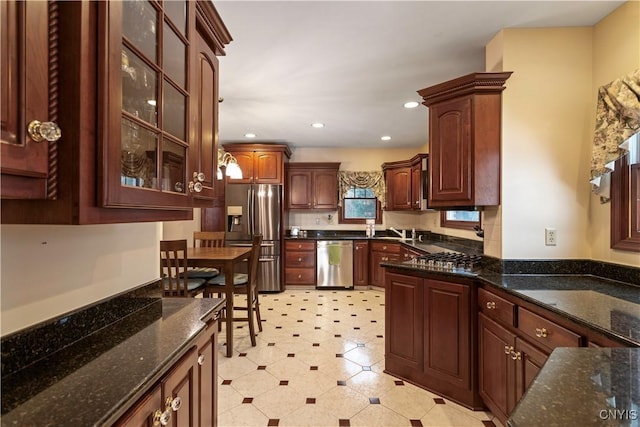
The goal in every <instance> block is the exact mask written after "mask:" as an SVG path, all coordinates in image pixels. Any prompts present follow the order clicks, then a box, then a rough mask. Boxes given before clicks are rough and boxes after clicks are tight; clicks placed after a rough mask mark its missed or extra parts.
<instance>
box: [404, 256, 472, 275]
mask: <svg viewBox="0 0 640 427" xmlns="http://www.w3.org/2000/svg"><path fill="white" fill-rule="evenodd" d="M481 261H482V256H481V255H470V254H465V253H460V252H437V253H433V254H428V255H423V256H419V257H416V258H414V259H412V260H411V261H409V262H410V263H411V264H412V265H415V266H417V267H421V268H426V269H434V270H466V271H473V270H476V269H478V268H479V267H480V264H481Z"/></svg>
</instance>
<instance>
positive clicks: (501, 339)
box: [478, 313, 549, 422]
mask: <svg viewBox="0 0 640 427" xmlns="http://www.w3.org/2000/svg"><path fill="white" fill-rule="evenodd" d="M478 329H479V339H478V344H479V350H478V359H479V391H480V396H481V397H482V399H483V401H484V403H485V404H486V405H487V406H488V407H489V409H490V410H491V412H492V413H493V414H494V415H495V416H497V417H498V418H499V419H500V420H501V421H502V422H505V420H506V419H507V418H508V417H509V414H511V411H513V408H515V406H516V404H517V403H518V401H519V400H520V398H521V397H522V396H523V395H524V393H525V391H527V389H528V388H529V386H530V385H531V382H532V381H533V379H534V378H535V377H536V375H538V372H540V369H542V365H544V363H545V362H546V361H547V358H548V357H549V353H546V352H544V351H542V350H540V349H538V348H536V347H534V346H533V345H531V344H530V343H528V342H527V341H525V340H523V339H522V338H520V337H518V336H516V335H515V334H513V333H512V332H510V331H508V330H507V329H505V328H503V327H502V326H501V325H500V324H498V323H497V322H495V321H493V320H491V319H490V318H488V317H487V316H485V315H484V314H482V313H480V314H479V315H478Z"/></svg>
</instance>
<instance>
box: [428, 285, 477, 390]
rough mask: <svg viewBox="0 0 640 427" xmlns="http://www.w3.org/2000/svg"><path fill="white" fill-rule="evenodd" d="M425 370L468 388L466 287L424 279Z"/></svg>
mask: <svg viewBox="0 0 640 427" xmlns="http://www.w3.org/2000/svg"><path fill="white" fill-rule="evenodd" d="M423 286H424V307H425V310H424V322H425V330H424V371H425V372H426V373H427V374H429V375H430V376H432V377H433V378H437V379H440V380H442V381H444V382H447V383H450V384H453V385H455V386H456V387H458V388H460V389H461V390H470V388H471V312H470V308H471V298H470V296H471V293H470V289H469V286H468V285H461V284H458V283H449V282H442V281H438V280H430V279H424V285H423Z"/></svg>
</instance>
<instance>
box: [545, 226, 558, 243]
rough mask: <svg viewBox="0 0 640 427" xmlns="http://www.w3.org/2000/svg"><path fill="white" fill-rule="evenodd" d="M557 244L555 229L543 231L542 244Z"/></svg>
mask: <svg viewBox="0 0 640 427" xmlns="http://www.w3.org/2000/svg"><path fill="white" fill-rule="evenodd" d="M557 243H558V241H557V236H556V229H555V228H545V229H544V244H545V245H547V246H555V245H556V244H557Z"/></svg>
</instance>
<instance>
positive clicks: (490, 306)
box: [487, 301, 496, 310]
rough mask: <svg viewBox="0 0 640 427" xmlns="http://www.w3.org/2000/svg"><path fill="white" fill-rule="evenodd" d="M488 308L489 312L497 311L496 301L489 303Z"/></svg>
mask: <svg viewBox="0 0 640 427" xmlns="http://www.w3.org/2000/svg"><path fill="white" fill-rule="evenodd" d="M487 308H488V309H489V310H495V309H496V303H495V302H494V301H487Z"/></svg>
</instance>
